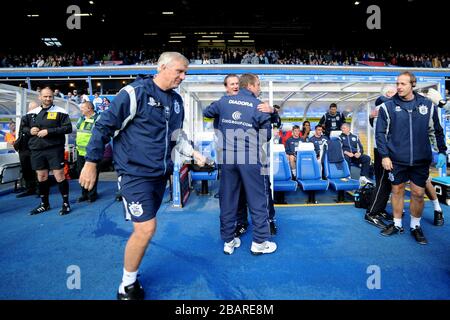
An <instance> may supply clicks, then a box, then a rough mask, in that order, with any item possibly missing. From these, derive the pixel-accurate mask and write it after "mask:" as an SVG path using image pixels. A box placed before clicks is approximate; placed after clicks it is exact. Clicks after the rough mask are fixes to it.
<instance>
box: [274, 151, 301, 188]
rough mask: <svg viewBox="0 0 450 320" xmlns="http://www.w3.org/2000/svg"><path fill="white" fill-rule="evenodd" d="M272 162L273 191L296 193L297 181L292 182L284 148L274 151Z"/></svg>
mask: <svg viewBox="0 0 450 320" xmlns="http://www.w3.org/2000/svg"><path fill="white" fill-rule="evenodd" d="M273 161H274V163H273V191H296V190H297V181H294V180H292V174H291V169H290V168H289V161H288V158H287V156H286V152H285V151H284V148H283V150H282V151H274V153H273Z"/></svg>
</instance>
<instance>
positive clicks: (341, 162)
mask: <svg viewBox="0 0 450 320" xmlns="http://www.w3.org/2000/svg"><path fill="white" fill-rule="evenodd" d="M324 167H325V177H327V179H328V181H329V182H330V186H331V188H332V189H333V190H336V191H337V192H338V202H343V201H344V192H345V191H349V190H356V189H359V181H358V180H354V179H351V178H350V169H349V167H348V164H347V161H345V159H344V154H343V152H342V146H341V142H340V141H339V140H338V139H336V138H333V139H331V141H330V142H329V143H328V148H327V151H326V152H325V158H324Z"/></svg>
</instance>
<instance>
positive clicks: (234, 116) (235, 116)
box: [231, 111, 242, 121]
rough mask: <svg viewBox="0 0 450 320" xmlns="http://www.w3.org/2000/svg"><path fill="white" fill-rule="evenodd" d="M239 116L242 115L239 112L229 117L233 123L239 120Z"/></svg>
mask: <svg viewBox="0 0 450 320" xmlns="http://www.w3.org/2000/svg"><path fill="white" fill-rule="evenodd" d="M241 115H242V113H240V112H239V111H236V112H233V115H232V116H231V117H232V118H233V120H234V121H237V120H239V119H241Z"/></svg>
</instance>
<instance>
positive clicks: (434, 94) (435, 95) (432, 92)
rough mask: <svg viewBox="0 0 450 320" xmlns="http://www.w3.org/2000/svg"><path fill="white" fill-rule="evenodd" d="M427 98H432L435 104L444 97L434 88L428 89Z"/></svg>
mask: <svg viewBox="0 0 450 320" xmlns="http://www.w3.org/2000/svg"><path fill="white" fill-rule="evenodd" d="M427 98H428V99H430V100H431V102H433V103H434V104H435V105H439V101H441V100H442V99H443V98H442V95H441V94H440V93H439V91H437V90H435V89H433V88H430V89H428V93H427Z"/></svg>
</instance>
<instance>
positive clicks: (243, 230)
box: [234, 223, 248, 238]
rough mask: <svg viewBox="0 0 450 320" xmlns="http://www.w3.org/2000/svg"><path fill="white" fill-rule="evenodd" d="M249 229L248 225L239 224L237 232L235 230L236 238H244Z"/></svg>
mask: <svg viewBox="0 0 450 320" xmlns="http://www.w3.org/2000/svg"><path fill="white" fill-rule="evenodd" d="M247 228H248V224H240V223H238V224H237V225H236V230H234V237H235V238H239V237H240V236H242V235H243V234H244V233H246V232H247Z"/></svg>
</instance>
